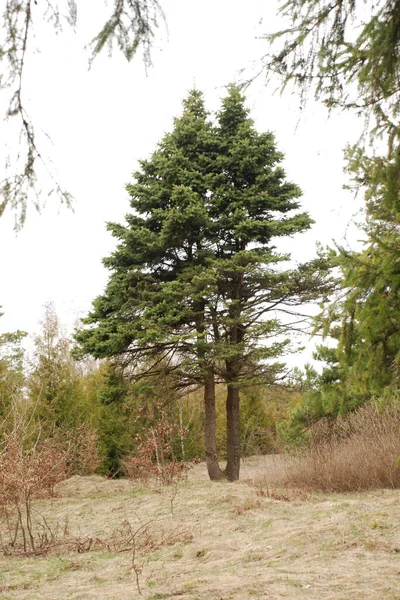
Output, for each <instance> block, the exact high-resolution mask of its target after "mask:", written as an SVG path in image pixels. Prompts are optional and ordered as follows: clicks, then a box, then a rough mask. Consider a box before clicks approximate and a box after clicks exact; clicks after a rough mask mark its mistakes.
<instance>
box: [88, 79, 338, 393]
mask: <svg viewBox="0 0 400 600" xmlns="http://www.w3.org/2000/svg"><path fill="white" fill-rule="evenodd" d="M282 159H283V155H282V154H281V153H280V152H278V151H277V149H276V145H275V140H274V137H273V135H272V134H271V133H266V134H259V133H257V132H256V131H255V130H254V127H253V123H252V121H251V120H250V119H249V117H248V111H247V109H246V108H245V106H244V98H243V97H242V96H241V94H240V92H239V91H238V89H237V88H235V87H233V86H232V87H230V88H229V90H228V95H227V97H226V98H225V99H224V100H223V102H222V109H221V111H220V112H219V113H218V115H217V123H216V125H213V124H211V123H210V122H209V120H208V118H207V113H206V111H205V109H204V106H203V100H202V97H201V94H200V93H199V92H197V91H193V92H191V93H190V95H189V97H188V99H187V100H186V101H185V103H184V112H183V115H182V117H181V118H179V119H176V120H175V126H174V130H173V132H172V133H170V134H167V135H166V136H165V137H164V139H163V140H162V142H161V143H160V144H159V147H158V149H157V150H156V151H155V153H154V154H153V155H152V157H151V159H150V160H145V161H141V163H140V165H141V170H140V171H138V172H137V173H135V175H134V176H135V180H136V181H135V183H133V184H130V185H128V186H127V189H128V192H129V194H130V196H131V208H132V209H133V211H134V212H133V213H132V214H130V215H128V216H127V225H126V226H122V225H116V224H109V229H110V230H111V232H112V233H113V235H114V236H115V237H116V238H117V239H118V240H119V242H120V244H119V246H118V247H117V250H116V251H115V252H114V253H113V255H112V256H111V257H110V258H107V259H106V260H105V261H104V262H105V264H106V266H107V267H108V268H109V269H110V270H111V276H110V280H109V284H108V286H107V289H106V292H105V294H104V295H102V296H100V297H99V298H97V299H96V300H95V302H94V308H93V311H92V313H91V314H90V315H89V317H87V318H86V319H85V320H84V322H85V323H86V324H87V325H88V326H89V327H87V328H86V329H84V330H82V331H80V332H78V333H77V336H76V338H77V340H78V342H79V344H80V346H81V348H82V350H83V352H84V353H91V354H93V355H94V356H97V357H106V356H115V355H125V357H126V359H127V360H128V361H129V362H130V363H131V364H135V365H137V364H139V363H138V361H141V360H144V359H146V360H150V361H151V360H153V361H154V365H156V364H159V357H160V353H161V354H162V355H163V356H164V357H167V356H168V357H169V358H170V363H169V364H170V366H169V367H168V370H169V372H170V373H173V372H174V373H176V374H177V376H178V377H179V378H180V381H182V379H186V381H187V382H188V383H189V384H190V383H194V382H196V381H199V380H202V372H201V369H199V367H201V365H202V364H204V360H207V361H208V362H209V363H211V364H213V365H214V366H215V368H217V367H216V365H217V364H218V368H219V376H220V377H222V378H223V379H226V380H227V381H232V378H231V376H230V375H228V372H227V371H228V367H226V369H224V368H223V363H225V364H226V365H228V364H230V365H232V364H233V363H235V362H236V363H238V365H239V363H240V366H237V367H236V366H235V370H236V372H235V375H234V380H235V381H239V380H240V379H246V381H248V379H249V378H250V377H253V376H254V377H258V376H264V377H268V376H269V377H270V378H271V379H272V380H273V379H274V377H275V375H276V372H277V371H279V369H280V368H281V366H280V365H278V364H277V365H276V366H269V367H268V368H267V367H265V363H263V362H262V361H264V360H266V359H270V358H274V357H276V356H278V355H279V354H281V353H282V352H283V350H286V349H287V346H288V343H289V340H288V339H287V337H286V339H285V338H284V339H282V340H280V341H278V340H277V337H278V336H279V335H281V336H285V334H287V331H288V327H287V326H286V325H285V324H283V323H282V322H280V320H279V318H278V316H277V315H278V311H279V310H280V309H283V310H285V311H286V312H289V313H293V314H294V313H295V312H296V309H295V308H294V307H297V306H298V305H300V304H301V303H302V302H303V301H305V300H310V299H312V298H313V297H317V296H319V295H321V294H324V293H327V292H329V291H330V290H331V282H330V281H328V280H327V278H326V273H327V271H328V264H327V262H326V260H324V259H323V258H319V259H316V260H315V261H312V262H311V263H309V264H307V265H302V266H300V267H299V269H296V270H286V271H285V270H283V268H282V267H281V264H282V263H283V262H284V261H285V260H286V259H287V258H288V257H287V256H282V255H279V254H277V253H276V252H274V248H273V245H272V243H271V240H272V239H273V238H276V237H278V236H285V235H291V234H294V233H296V232H301V231H304V230H306V229H308V228H309V227H310V225H311V219H310V218H309V216H308V215H307V214H306V213H294V211H296V210H297V209H298V207H299V203H298V201H297V198H298V196H299V195H300V190H299V188H298V187H297V186H296V185H294V184H292V183H289V182H287V181H286V180H285V173H284V171H283V169H282V167H281V166H280V162H281V161H282ZM268 339H272V342H271V343H270V344H269V345H268V344H266V343H265V340H268ZM172 356H174V362H172V360H171V357H172ZM177 361H179V367H178V366H177ZM146 365H147V363H146ZM257 365H258V366H257ZM262 365H264V366H262ZM163 368H165V367H163ZM152 372H153V373H154V370H153V371H152Z"/></svg>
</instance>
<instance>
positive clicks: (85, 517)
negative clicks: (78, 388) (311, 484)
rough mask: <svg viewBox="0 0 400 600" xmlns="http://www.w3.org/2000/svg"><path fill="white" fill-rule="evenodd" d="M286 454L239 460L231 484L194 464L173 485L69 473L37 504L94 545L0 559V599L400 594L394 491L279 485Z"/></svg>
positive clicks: (66, 530)
mask: <svg viewBox="0 0 400 600" xmlns="http://www.w3.org/2000/svg"><path fill="white" fill-rule="evenodd" d="M286 463H287V464H288V465H289V466H290V461H289V462H288V461H286V459H284V458H282V457H260V458H259V459H255V458H254V459H251V460H246V462H245V463H244V465H243V475H244V478H245V479H246V480H247V481H241V482H238V483H235V484H229V483H225V482H223V483H211V482H209V481H207V480H206V476H205V466H204V465H198V466H196V467H195V469H194V470H193V471H192V472H191V474H190V480H189V481H186V482H181V483H179V485H178V487H177V489H176V488H175V487H172V488H165V487H164V488H153V489H148V488H144V487H134V486H132V484H131V483H129V482H127V481H110V480H106V479H102V478H100V477H94V476H92V477H73V478H71V479H69V480H68V481H66V482H64V483H62V484H59V485H58V486H57V488H56V493H57V495H58V496H57V497H55V498H52V499H47V500H40V501H39V505H38V506H37V508H38V509H39V510H40V511H41V512H42V513H43V514H44V515H45V517H46V519H47V521H48V522H49V523H50V524H52V525H55V524H56V523H59V524H60V525H61V524H62V527H60V532H61V535H62V536H64V537H65V540H77V539H79V540H81V541H82V542H83V541H84V540H89V539H92V540H100V541H101V542H102V543H103V545H102V546H101V547H100V545H99V547H98V549H97V550H93V548H94V547H96V546H95V545H94V546H93V547H92V548H91V551H85V547H84V546H82V548H81V550H80V552H78V551H77V548H76V547H75V548H70V549H69V550H67V549H66V547H60V548H59V549H58V550H57V551H56V552H54V553H52V554H49V555H47V556H39V557H18V558H17V557H7V556H3V557H0V597H1V598H4V599H7V600H15V599H18V600H28V599H29V600H39V599H40V600H65V599H66V598H68V600H78V599H80V600H83V599H85V600H95V599H96V600H98V599H99V598H100V599H101V600H128V599H129V600H132V599H135V598H140V597H142V598H145V599H146V600H162V599H171V600H172V599H175V598H181V599H182V600H249V599H252V598H260V599H263V600H267V599H268V600H275V599H281V598H282V599H283V598H286V599H287V598H289V599H297V598H299V599H303V598H307V599H310V600H348V599H351V600H382V599H383V598H384V599H385V600H399V599H400V592H399V590H400V560H399V557H400V501H399V496H398V493H396V492H394V491H378V492H377V491H375V492H369V493H363V494H347V495H340V494H335V495H324V494H312V495H311V494H309V495H307V496H301V494H297V493H296V491H293V490H285V488H284V487H282V481H280V480H279V476H278V475H280V473H281V471H282V470H283V467H284V465H285V464H286ZM268 474H269V475H270V477H269V476H268ZM196 475H197V476H196ZM261 479H262V482H263V484H262V486H260V485H258V487H253V485H249V482H257V481H260V480H261ZM279 486H281V487H279ZM260 490H261V491H263V492H266V490H269V495H266V493H264V494H263V493H260ZM176 491H177V493H176ZM274 494H275V497H274ZM279 494H282V495H285V494H286V495H287V496H288V498H285V499H283V498H282V499H281V498H280V497H279ZM135 536H136V537H135ZM133 537H135V540H133ZM133 541H135V543H136V547H135V549H134V555H133ZM133 561H134V564H133ZM137 581H139V585H140V590H141V594H142V596H140V595H139V592H138V587H137Z"/></svg>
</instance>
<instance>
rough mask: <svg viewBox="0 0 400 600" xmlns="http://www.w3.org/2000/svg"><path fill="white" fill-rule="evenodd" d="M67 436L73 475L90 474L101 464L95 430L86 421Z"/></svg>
mask: <svg viewBox="0 0 400 600" xmlns="http://www.w3.org/2000/svg"><path fill="white" fill-rule="evenodd" d="M68 437H69V451H68V452H69V457H70V467H71V473H72V474H73V475H92V474H93V473H94V472H95V471H96V469H97V468H98V467H99V466H100V465H101V459H100V454H99V449H98V435H97V432H96V431H95V430H94V429H93V427H91V426H90V425H89V424H88V423H83V424H82V425H80V426H79V427H78V429H77V431H76V433H75V434H74V435H73V436H68Z"/></svg>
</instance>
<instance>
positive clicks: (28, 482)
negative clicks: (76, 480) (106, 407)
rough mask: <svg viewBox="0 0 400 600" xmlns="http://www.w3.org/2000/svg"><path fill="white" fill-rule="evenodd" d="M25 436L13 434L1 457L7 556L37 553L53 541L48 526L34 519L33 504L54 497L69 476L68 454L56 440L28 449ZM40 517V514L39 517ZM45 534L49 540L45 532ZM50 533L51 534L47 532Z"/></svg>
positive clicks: (0, 497) (0, 500) (0, 502)
mask: <svg viewBox="0 0 400 600" xmlns="http://www.w3.org/2000/svg"><path fill="white" fill-rule="evenodd" d="M24 441H25V440H24V436H23V435H21V434H20V433H19V432H16V431H13V432H12V433H11V434H8V435H7V436H6V437H5V440H4V443H3V449H2V452H1V453H0V511H1V512H2V513H3V515H4V517H5V522H6V523H7V526H8V538H9V539H8V541H4V540H2V547H3V552H6V553H7V552H10V551H13V550H16V549H19V548H21V549H22V550H23V551H24V552H36V551H37V550H38V549H39V548H40V549H42V548H43V544H44V543H47V541H48V540H49V535H48V534H50V538H51V532H50V531H49V530H48V527H47V524H46V522H45V521H44V522H41V523H40V525H39V524H38V522H37V521H36V520H35V518H34V513H35V511H34V510H33V505H32V503H33V500H34V499H35V498H38V497H45V496H52V495H53V492H54V486H55V484H56V483H58V482H59V481H62V480H63V479H65V478H66V477H67V475H68V453H67V452H66V451H65V450H64V449H63V447H62V446H61V445H60V444H59V443H57V442H55V441H54V440H45V441H44V442H43V443H42V444H41V445H40V446H38V445H33V446H32V447H31V448H30V449H26V448H25V447H24ZM35 515H36V513H35ZM44 530H45V534H46V535H45V536H43V531H44ZM47 530H48V531H47Z"/></svg>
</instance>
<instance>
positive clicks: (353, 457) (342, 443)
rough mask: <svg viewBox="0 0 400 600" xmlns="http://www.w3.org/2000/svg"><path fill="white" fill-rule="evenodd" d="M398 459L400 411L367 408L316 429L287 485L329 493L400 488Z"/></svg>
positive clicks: (324, 423)
mask: <svg viewBox="0 0 400 600" xmlns="http://www.w3.org/2000/svg"><path fill="white" fill-rule="evenodd" d="M399 456H400V409H399V408H398V407H394V406H392V407H390V406H389V407H386V408H385V409H384V410H383V411H382V412H379V410H378V408H377V407H376V406H375V404H373V403H368V404H366V405H365V406H363V407H361V408H360V409H359V410H358V411H357V412H355V413H353V414H351V415H349V416H348V417H347V418H346V419H338V420H337V421H336V423H335V424H334V425H329V424H328V423H327V422H326V421H321V422H320V423H319V424H317V425H315V426H314V427H313V428H312V429H311V441H310V444H309V447H308V448H307V449H306V450H304V451H302V452H300V453H299V454H298V456H297V460H296V461H294V463H293V465H292V467H291V469H290V472H289V474H288V483H289V484H290V485H295V486H297V487H306V488H308V489H313V490H319V491H326V492H350V491H361V490H369V489H377V488H399V487H400V468H399V466H398V462H397V461H398V457H399Z"/></svg>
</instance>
